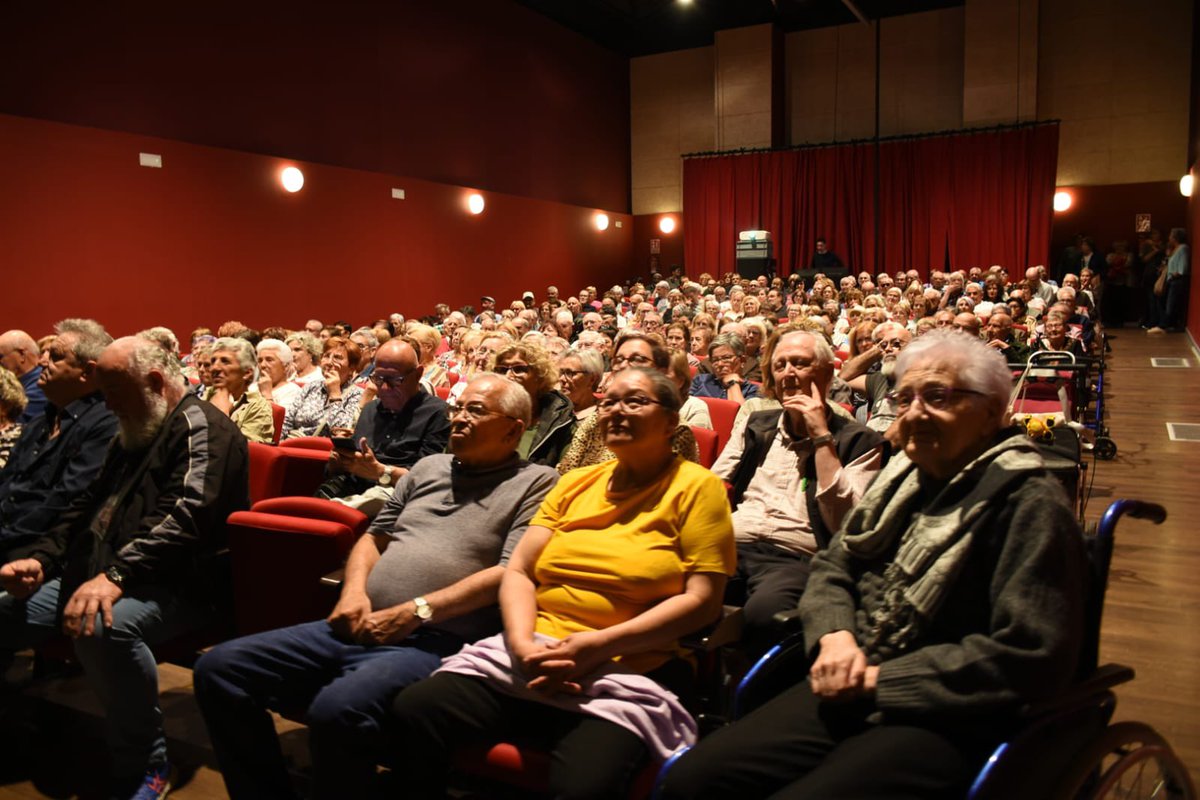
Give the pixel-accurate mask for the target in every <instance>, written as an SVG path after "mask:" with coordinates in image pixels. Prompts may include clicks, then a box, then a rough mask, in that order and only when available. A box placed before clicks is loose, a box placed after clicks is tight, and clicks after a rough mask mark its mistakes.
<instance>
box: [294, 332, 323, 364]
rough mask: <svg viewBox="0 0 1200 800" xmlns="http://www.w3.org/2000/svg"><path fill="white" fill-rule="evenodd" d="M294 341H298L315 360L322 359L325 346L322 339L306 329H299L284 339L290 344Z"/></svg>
mask: <svg viewBox="0 0 1200 800" xmlns="http://www.w3.org/2000/svg"><path fill="white" fill-rule="evenodd" d="M292 342H297V343H298V344H299V345H300V347H302V348H303V349H304V351H305V352H306V353H308V354H309V356H311V357H312V360H313V361H319V360H320V359H321V351H322V349H323V348H324V346H325V345H324V344H322V342H321V340H320V339H318V338H317V337H315V336H313V335H312V334H311V333H308V332H306V331H298V332H296V333H293V334H292V335H291V336H289V337H287V338H286V339H284V343H285V344H288V345H290V344H291V343H292Z"/></svg>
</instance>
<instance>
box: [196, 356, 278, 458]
mask: <svg viewBox="0 0 1200 800" xmlns="http://www.w3.org/2000/svg"><path fill="white" fill-rule="evenodd" d="M254 362H255V358H254V347H253V346H251V344H250V343H249V342H247V341H246V340H245V339H238V338H235V337H224V338H221V339H217V341H216V342H214V343H213V348H212V386H210V387H209V388H208V390H207V391H206V392H205V393H204V398H203V399H205V400H207V401H208V402H210V403H212V404H213V405H214V406H216V407H217V408H219V409H221V411H223V412H224V413H225V414H226V416H228V417H229V418H230V419H231V420H233V424H234V425H237V427H238V430H240V431H241V432H242V435H243V436H245V437H246V439H247V440H248V441H251V442H266V443H271V442H274V441H275V418H274V416H273V415H272V413H271V403H270V401H269V400H266V399H264V398H263V397H262V396H260V395H258V394H251V393H250V392H249V391H247V390H248V389H249V388H250V384H251V383H252V382H253V381H254Z"/></svg>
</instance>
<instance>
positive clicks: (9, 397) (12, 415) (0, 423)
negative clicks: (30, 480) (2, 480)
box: [0, 369, 29, 469]
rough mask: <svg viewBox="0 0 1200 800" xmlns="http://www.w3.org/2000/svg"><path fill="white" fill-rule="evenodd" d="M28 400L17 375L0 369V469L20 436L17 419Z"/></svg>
mask: <svg viewBox="0 0 1200 800" xmlns="http://www.w3.org/2000/svg"><path fill="white" fill-rule="evenodd" d="M28 402H29V401H28V400H27V399H26V397H25V389H24V388H22V387H21V381H19V380H17V376H15V375H13V374H12V373H11V372H9V371H8V370H6V369H0V469H4V465H5V464H7V463H8V454H9V453H11V452H12V449H13V447H14V446H15V445H16V443H17V439H20V438H21V430H22V428H21V423H20V422H19V420H20V417H21V414H23V413H25V406H26V405H27V404H28Z"/></svg>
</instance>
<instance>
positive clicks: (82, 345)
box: [54, 318, 165, 365]
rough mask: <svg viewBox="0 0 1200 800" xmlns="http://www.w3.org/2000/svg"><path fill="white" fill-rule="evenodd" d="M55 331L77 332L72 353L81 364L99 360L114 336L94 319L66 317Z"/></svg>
mask: <svg viewBox="0 0 1200 800" xmlns="http://www.w3.org/2000/svg"><path fill="white" fill-rule="evenodd" d="M164 330H165V329H164ZM54 332H55V333H56V334H58V335H59V336H62V335H63V334H64V333H73V334H75V346H74V347H73V348H71V354H72V355H73V356H74V357H75V363H77V364H80V365H82V364H86V363H87V362H89V361H97V360H99V358H100V354H101V353H103V352H104V348H106V347H108V346H109V345H110V344H112V342H113V337H111V336H109V335H108V331H106V330H104V326H103V325H101V324H100V323H99V322H96V320H94V319H79V318H71V319H64V320H63V321H62V322H60V323H58V324H57V325H55V326H54Z"/></svg>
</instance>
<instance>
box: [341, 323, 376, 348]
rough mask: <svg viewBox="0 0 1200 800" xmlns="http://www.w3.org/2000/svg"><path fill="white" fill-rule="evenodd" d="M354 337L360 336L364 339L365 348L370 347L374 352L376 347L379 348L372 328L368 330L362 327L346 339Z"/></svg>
mask: <svg viewBox="0 0 1200 800" xmlns="http://www.w3.org/2000/svg"><path fill="white" fill-rule="evenodd" d="M355 336H361V337H363V338H364V339H366V340H367V347H370V348H371V349H372V350H374V349H375V348H376V347H379V337H378V336H376V335H375V331H374V330H373V329H372V328H368V327H366V326H365V325H364V326H363V327H361V328H359V329H358V330H356V331H355V332H354V333H352V334H350V336H348V337H347V338H353V337H355Z"/></svg>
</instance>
